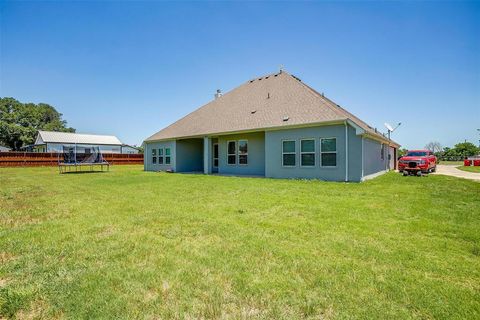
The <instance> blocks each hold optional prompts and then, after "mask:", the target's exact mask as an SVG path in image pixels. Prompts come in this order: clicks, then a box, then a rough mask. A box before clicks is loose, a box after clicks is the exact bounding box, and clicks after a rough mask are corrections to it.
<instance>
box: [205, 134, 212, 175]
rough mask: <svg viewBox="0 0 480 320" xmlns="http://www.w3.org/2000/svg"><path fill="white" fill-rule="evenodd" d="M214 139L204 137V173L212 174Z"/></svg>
mask: <svg viewBox="0 0 480 320" xmlns="http://www.w3.org/2000/svg"><path fill="white" fill-rule="evenodd" d="M211 145H212V139H210V138H209V137H203V173H205V174H210V173H212V166H211V165H210V163H211V161H210V154H211Z"/></svg>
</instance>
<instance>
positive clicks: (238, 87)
mask: <svg viewBox="0 0 480 320" xmlns="http://www.w3.org/2000/svg"><path fill="white" fill-rule="evenodd" d="M282 73H285V74H286V75H289V76H291V74H289V73H288V72H286V71H285V70H280V71H279V72H275V73H269V74H267V75H264V76H261V77H255V78H253V79H250V80H247V81H245V82H243V83H242V84H240V85H239V86H237V87H235V88H233V89H232V90H230V91H226V92H225V93H223V94H222V95H221V96H220V97H218V98H217V99H221V98H222V97H224V96H226V95H229V94H231V93H232V92H233V91H236V90H237V89H240V88H242V87H243V86H245V85H248V84H250V83H252V82H254V81H256V80H259V79H263V78H267V77H271V76H278V75H280V74H282ZM217 99H213V100H209V101H208V102H207V103H205V104H204V105H202V106H200V107H198V108H197V109H194V110H192V111H190V112H189V113H187V114H186V115H184V116H183V117H181V118H180V119H178V120H177V121H175V122H173V123H171V124H169V125H168V126H166V127H164V128H163V129H161V130H160V131H163V130H166V129H168V128H170V127H172V126H173V125H175V124H176V123H178V122H180V121H182V120H183V119H185V118H186V117H188V116H189V115H191V114H193V113H195V112H197V111H199V110H201V109H203V108H204V107H207V106H208V105H210V104H211V103H212V102H214V101H216V100H217ZM160 131H157V132H155V133H154V134H152V135H151V136H150V137H148V138H147V139H145V141H146V140H148V139H150V138H152V137H153V136H155V135H156V134H157V133H159V132H160Z"/></svg>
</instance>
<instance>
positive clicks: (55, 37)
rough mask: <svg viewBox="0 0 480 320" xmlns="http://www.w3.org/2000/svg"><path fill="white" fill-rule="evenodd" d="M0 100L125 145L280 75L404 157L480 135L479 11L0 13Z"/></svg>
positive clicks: (25, 5) (277, 5) (385, 5)
mask: <svg viewBox="0 0 480 320" xmlns="http://www.w3.org/2000/svg"><path fill="white" fill-rule="evenodd" d="M0 10H1V13H0V14H1V16H0V96H11V97H14V98H16V99H18V100H20V101H22V102H36V103H38V102H45V103H49V104H51V105H53V106H55V107H56V108H57V110H59V111H60V112H62V113H63V114H64V118H65V119H66V120H67V121H68V123H69V125H71V126H73V127H75V128H76V129H77V131H78V132H88V133H102V134H115V135H117V136H118V137H119V138H120V139H121V140H123V141H124V142H126V143H130V144H140V143H141V142H142V140H143V139H144V138H146V137H148V136H149V135H151V134H153V133H155V132H156V131H158V130H160V129H161V128H163V127H164V126H166V125H168V124H170V123H171V122H173V121H175V120H177V119H178V118H180V117H181V116H183V115H185V114H187V113H189V112H191V111H193V110H194V109H196V108H197V107H200V106H201V105H203V104H205V103H207V102H208V101H209V100H211V99H212V98H213V94H214V92H215V90H216V89H217V88H220V89H222V90H223V91H228V90H231V89H233V88H234V87H236V86H238V85H240V84H242V83H243V82H245V81H247V80H249V79H251V78H254V77H257V76H261V75H263V74H267V73H271V72H275V71H277V70H278V68H279V66H280V65H283V66H284V67H285V69H286V70H287V71H289V72H290V73H292V74H294V75H296V76H298V77H299V78H301V79H302V80H303V81H304V82H306V83H307V84H309V85H310V86H312V87H313V88H315V89H316V90H317V91H320V92H325V95H326V96H328V97H329V98H331V99H332V100H334V101H336V102H337V103H338V104H340V105H342V106H343V107H345V108H346V109H348V110H349V111H350V112H352V113H354V114H356V115H357V116H358V117H360V118H361V119H363V120H365V121H366V122H367V123H369V124H370V125H372V126H375V127H378V128H379V129H381V130H384V127H383V123H384V122H390V123H392V124H393V123H397V122H402V126H401V127H400V128H399V129H398V130H397V131H396V132H395V133H394V134H393V138H394V139H395V140H396V141H398V142H399V143H401V144H402V145H403V146H404V147H407V148H419V147H420V148H421V147H423V146H424V145H425V144H426V143H428V142H429V141H439V142H441V143H442V144H443V145H444V146H450V145H453V144H454V143H456V142H458V141H461V140H462V141H463V140H464V139H467V140H469V141H472V142H475V143H478V139H479V138H480V135H479V134H478V132H477V131H476V129H477V128H480V2H439V3H434V2H372V1H370V2H338V3H334V2H248V3H242V2H180V3H175V2H126V1H125V2H124V1H122V2H115V1H108V2H91V1H89V2H55V1H48V2H40V1H37V2H5V1H3V2H0Z"/></svg>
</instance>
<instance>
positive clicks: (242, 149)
mask: <svg viewBox="0 0 480 320" xmlns="http://www.w3.org/2000/svg"><path fill="white" fill-rule="evenodd" d="M238 164H244V165H245V164H248V140H238Z"/></svg>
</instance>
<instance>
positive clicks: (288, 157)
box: [283, 154, 295, 167]
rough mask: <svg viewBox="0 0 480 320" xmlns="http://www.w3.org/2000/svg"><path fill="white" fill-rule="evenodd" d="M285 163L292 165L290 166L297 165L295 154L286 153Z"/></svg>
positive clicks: (285, 164) (284, 156)
mask: <svg viewBox="0 0 480 320" xmlns="http://www.w3.org/2000/svg"><path fill="white" fill-rule="evenodd" d="M283 165H284V166H290V167H293V166H295V154H284V155H283Z"/></svg>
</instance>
